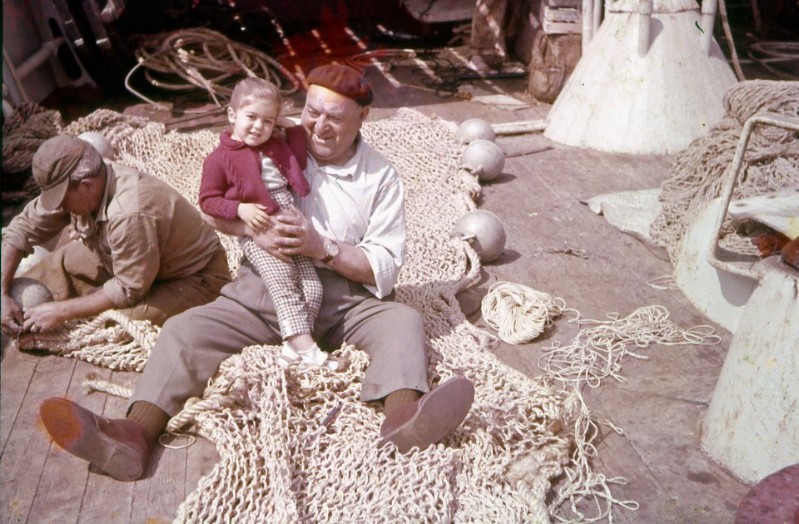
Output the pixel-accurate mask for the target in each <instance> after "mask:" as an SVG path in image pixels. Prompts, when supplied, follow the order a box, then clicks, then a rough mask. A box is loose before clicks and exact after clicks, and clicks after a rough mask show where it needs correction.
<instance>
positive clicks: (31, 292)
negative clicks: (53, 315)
mask: <svg viewBox="0 0 799 524" xmlns="http://www.w3.org/2000/svg"><path fill="white" fill-rule="evenodd" d="M8 294H9V295H11V298H12V299H14V302H16V303H17V305H19V307H21V308H22V309H23V310H25V309H30V308H32V307H36V306H38V305H39V304H44V303H45V302H52V301H53V294H52V293H50V290H49V289H47V286H45V285H44V284H42V283H41V282H39V281H38V280H35V279H33V278H27V277H19V278H15V279H14V280H12V281H11V289H9V293H8Z"/></svg>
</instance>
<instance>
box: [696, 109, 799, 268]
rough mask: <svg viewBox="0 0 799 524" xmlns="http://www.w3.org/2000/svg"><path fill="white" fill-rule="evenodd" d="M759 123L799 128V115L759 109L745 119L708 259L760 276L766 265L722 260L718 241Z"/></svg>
mask: <svg viewBox="0 0 799 524" xmlns="http://www.w3.org/2000/svg"><path fill="white" fill-rule="evenodd" d="M757 125H769V126H775V127H780V128H783V129H788V130H791V131H795V132H799V118H797V117H792V116H789V115H781V114H777V113H770V112H766V113H758V114H756V115H753V116H751V117H749V119H747V121H746V123H744V127H743V130H742V131H741V138H739V139H738V147H737V148H736V149H735V156H734V157H733V159H732V163H731V164H730V169H729V170H728V171H727V178H726V179H725V180H724V185H723V186H722V188H721V198H722V201H721V206H720V208H719V209H720V212H719V215H718V216H717V217H716V222H715V225H714V227H713V233H712V235H711V236H710V245H709V249H708V256H707V260H708V262H710V264H711V265H712V266H713V267H715V268H717V269H721V270H723V271H727V272H729V273H733V274H736V275H742V276H745V277H749V278H754V279H756V280H760V279H761V278H762V276H763V270H762V269H760V270H758V269H757V268H755V267H753V264H754V263H742V262H740V261H737V262H736V261H730V260H722V259H721V258H720V257H719V245H718V241H719V235H720V234H721V226H722V224H723V223H724V217H725V216H726V215H727V208H728V207H729V205H730V201H731V200H732V193H733V189H735V184H736V183H737V182H738V179H739V178H740V177H739V175H740V171H741V167H742V166H743V161H744V156H745V155H746V147H747V146H748V145H749V138H750V137H751V135H752V131H753V130H754V128H755V126H757Z"/></svg>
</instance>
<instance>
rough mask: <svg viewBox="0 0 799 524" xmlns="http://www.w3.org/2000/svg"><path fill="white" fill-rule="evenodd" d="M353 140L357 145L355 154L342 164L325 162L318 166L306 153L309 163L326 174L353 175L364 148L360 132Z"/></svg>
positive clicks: (340, 176)
mask: <svg viewBox="0 0 799 524" xmlns="http://www.w3.org/2000/svg"><path fill="white" fill-rule="evenodd" d="M355 141H356V142H357V146H356V147H355V154H354V155H352V157H350V159H349V160H347V162H346V163H345V164H344V165H342V166H337V165H333V164H327V165H324V166H320V165H319V164H318V163H317V162H316V159H315V158H314V157H313V156H311V155H308V160H309V162H310V163H311V166H312V167H314V168H316V170H317V171H322V172H323V173H325V174H327V175H331V176H334V177H337V178H347V177H350V178H351V177H353V176H355V170H356V169H357V168H358V164H359V163H360V161H361V156H362V155H363V148H364V141H363V137H361V133H360V132H359V133H358V136H357V137H355Z"/></svg>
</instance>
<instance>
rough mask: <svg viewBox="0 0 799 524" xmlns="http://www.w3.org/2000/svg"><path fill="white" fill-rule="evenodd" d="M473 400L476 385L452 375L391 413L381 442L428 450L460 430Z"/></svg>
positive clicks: (404, 449) (402, 448) (403, 450)
mask: <svg viewBox="0 0 799 524" xmlns="http://www.w3.org/2000/svg"><path fill="white" fill-rule="evenodd" d="M473 401H474V385H472V383H471V382H470V381H469V380H468V379H467V378H465V377H454V378H451V379H449V380H448V381H446V382H444V383H443V384H441V385H440V386H438V387H437V388H436V389H434V390H433V391H431V392H429V393H427V394H425V395H423V396H422V397H421V398H420V399H419V400H417V401H416V402H410V403H408V404H405V405H404V406H400V407H398V408H397V409H395V410H394V411H393V412H392V413H391V414H389V415H388V416H387V417H386V419H385V420H384V421H383V425H382V426H381V427H380V436H381V437H382V439H381V441H380V445H381V446H383V445H386V444H387V443H389V442H393V443H394V444H395V445H396V446H397V448H398V449H399V450H400V453H407V452H408V451H410V450H411V449H412V448H419V449H420V450H422V449H425V448H427V447H429V446H430V445H432V444H435V443H436V442H439V441H440V440H443V439H444V438H446V437H447V436H448V435H449V434H450V433H452V432H453V431H455V430H456V429H458V426H460V425H461V422H463V420H464V419H465V418H466V415H468V414H469V409H470V408H471V407H472V402H473Z"/></svg>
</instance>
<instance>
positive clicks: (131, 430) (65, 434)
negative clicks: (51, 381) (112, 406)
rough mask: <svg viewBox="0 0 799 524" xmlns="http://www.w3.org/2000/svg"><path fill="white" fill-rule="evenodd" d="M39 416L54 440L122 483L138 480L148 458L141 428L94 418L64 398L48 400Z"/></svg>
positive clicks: (146, 443) (92, 414) (145, 467)
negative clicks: (122, 481)
mask: <svg viewBox="0 0 799 524" xmlns="http://www.w3.org/2000/svg"><path fill="white" fill-rule="evenodd" d="M39 416H40V417H41V419H42V423H44V427H45V428H46V429H47V432H48V433H50V437H51V438H52V439H53V441H54V442H55V443H56V444H58V445H59V446H61V447H62V448H64V450H66V451H67V452H69V453H71V454H73V455H75V456H76V457H79V458H82V459H83V460H86V461H88V462H90V463H92V464H94V465H95V466H97V467H98V468H100V469H101V470H102V471H103V472H105V473H106V474H108V475H109V476H111V477H113V478H115V479H117V480H124V481H131V480H136V479H138V478H141V476H142V475H144V472H145V470H146V469H147V460H148V459H149V457H150V441H149V439H148V438H147V434H146V432H145V430H144V428H143V427H142V426H141V425H139V424H137V423H136V422H133V421H132V420H127V419H107V418H105V417H101V416H99V415H95V414H94V413H92V412H91V411H89V410H88V409H86V408H83V407H81V406H79V405H78V404H76V403H75V402H72V401H71V400H67V399H65V398H56V397H53V398H48V399H47V400H45V401H44V402H42V405H41V406H40V407H39Z"/></svg>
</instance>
